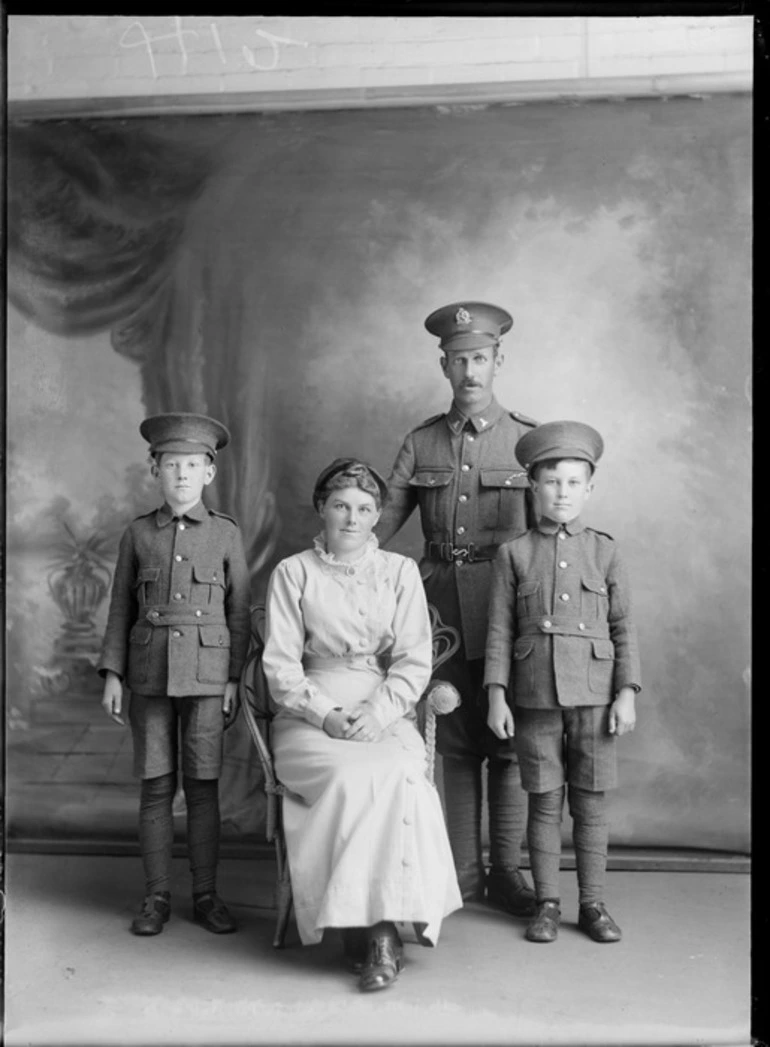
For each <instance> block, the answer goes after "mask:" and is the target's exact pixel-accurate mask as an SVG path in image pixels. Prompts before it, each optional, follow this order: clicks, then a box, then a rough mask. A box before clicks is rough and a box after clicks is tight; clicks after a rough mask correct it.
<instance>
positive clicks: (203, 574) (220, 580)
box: [192, 564, 225, 585]
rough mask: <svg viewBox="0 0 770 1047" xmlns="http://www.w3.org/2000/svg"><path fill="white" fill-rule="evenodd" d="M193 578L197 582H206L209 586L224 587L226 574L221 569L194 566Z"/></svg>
mask: <svg viewBox="0 0 770 1047" xmlns="http://www.w3.org/2000/svg"><path fill="white" fill-rule="evenodd" d="M192 573H193V578H194V580H195V581H196V582H204V583H206V584H208V585H224V584H225V572H224V570H223V569H222V568H221V567H200V566H198V564H193V569H192Z"/></svg>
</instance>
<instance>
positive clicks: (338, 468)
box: [313, 458, 388, 509]
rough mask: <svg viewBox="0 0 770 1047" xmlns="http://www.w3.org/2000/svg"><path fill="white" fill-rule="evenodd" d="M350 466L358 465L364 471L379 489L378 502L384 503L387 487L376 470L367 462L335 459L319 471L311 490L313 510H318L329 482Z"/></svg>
mask: <svg viewBox="0 0 770 1047" xmlns="http://www.w3.org/2000/svg"><path fill="white" fill-rule="evenodd" d="M351 465H359V466H361V467H362V468H364V469H366V471H367V472H368V473H369V474H370V476H371V478H372V479H373V480H374V482H375V483H376V484H377V486H378V488H379V489H380V502H381V503H382V502H384V501H385V496H386V495H387V493H388V485H387V483H386V482H385V479H384V477H382V476H381V475H380V473H378V472H377V470H376V469H374V468H373V467H372V466H371V465H369V464H368V463H367V462H362V461H361V459H360V458H335V459H334V461H333V462H332V463H331V465H327V466H326V468H325V469H323V470H322V471H321V473H320V475H319V477H318V479H317V480H316V482H315V487H314V488H313V506H314V508H315V509H318V508H319V505H320V503H321V502H322V501H323V497H324V495H323V492H324V489H325V487H326V485H327V484H328V483H329V481H330V480H332V479H333V478H334V477H335V476H336V475H337V474H338V473H344V472H345V470H346V469H349V468H350V466H351Z"/></svg>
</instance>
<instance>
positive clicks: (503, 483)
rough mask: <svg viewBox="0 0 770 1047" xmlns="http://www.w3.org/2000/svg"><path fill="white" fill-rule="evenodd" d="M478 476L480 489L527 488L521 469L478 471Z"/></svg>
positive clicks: (525, 477) (526, 480)
mask: <svg viewBox="0 0 770 1047" xmlns="http://www.w3.org/2000/svg"><path fill="white" fill-rule="evenodd" d="M479 476H480V483H481V486H482V487H529V480H528V479H527V474H526V471H525V470H523V469H480V470H479Z"/></svg>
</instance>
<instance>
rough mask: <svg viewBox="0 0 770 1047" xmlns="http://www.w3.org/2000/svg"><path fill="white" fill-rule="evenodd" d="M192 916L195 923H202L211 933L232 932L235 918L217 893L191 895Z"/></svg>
mask: <svg viewBox="0 0 770 1047" xmlns="http://www.w3.org/2000/svg"><path fill="white" fill-rule="evenodd" d="M193 916H194V918H195V922H196V923H200V924H202V925H203V926H204V927H205V928H206V930H207V931H211V933H212V934H232V933H233V931H234V930H235V929H236V928H235V920H234V919H233V918H232V916H231V915H230V913H229V912H228V910H227V906H226V905H225V903H224V902H223V901H222V899H221V898H220V897H219V895H218V894H214V893H213V892H210V893H208V894H196V895H193Z"/></svg>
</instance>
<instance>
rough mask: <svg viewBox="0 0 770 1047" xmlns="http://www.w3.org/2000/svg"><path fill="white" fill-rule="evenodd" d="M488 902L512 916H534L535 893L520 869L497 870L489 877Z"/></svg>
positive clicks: (492, 869) (493, 870) (493, 869)
mask: <svg viewBox="0 0 770 1047" xmlns="http://www.w3.org/2000/svg"><path fill="white" fill-rule="evenodd" d="M487 901H488V902H489V904H490V905H494V906H495V908H497V909H502V910H504V912H508V913H510V914H511V915H512V916H534V915H535V912H536V908H537V907H536V904H535V892H534V891H533V890H532V888H531V887H530V886H529V884H528V883H527V881H526V880H525V879H524V877H523V875H522V874H521V872H520V871H519V870H518V869H496V868H495V867H494V866H492V868H491V869H490V871H489V876H488V877H487Z"/></svg>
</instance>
